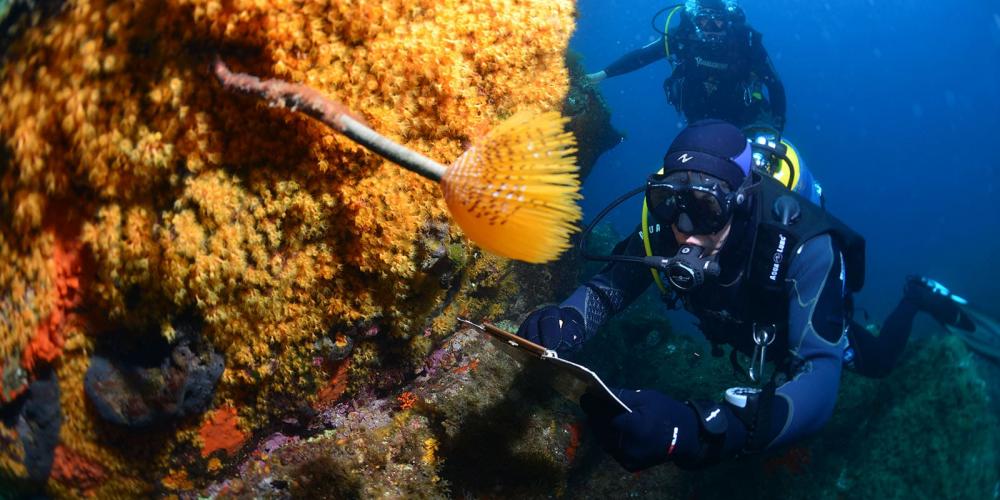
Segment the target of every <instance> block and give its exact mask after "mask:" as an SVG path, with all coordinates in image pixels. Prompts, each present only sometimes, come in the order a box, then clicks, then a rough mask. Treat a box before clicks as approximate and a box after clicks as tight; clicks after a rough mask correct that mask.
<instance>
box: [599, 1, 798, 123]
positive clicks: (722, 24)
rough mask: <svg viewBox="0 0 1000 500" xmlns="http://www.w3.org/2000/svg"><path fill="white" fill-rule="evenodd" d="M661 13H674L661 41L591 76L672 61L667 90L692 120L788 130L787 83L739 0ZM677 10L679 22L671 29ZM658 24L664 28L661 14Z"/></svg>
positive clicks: (695, 3)
mask: <svg viewBox="0 0 1000 500" xmlns="http://www.w3.org/2000/svg"><path fill="white" fill-rule="evenodd" d="M662 12H669V13H668V14H667V21H666V24H665V26H664V31H662V32H660V35H661V37H660V38H659V39H658V40H656V41H654V42H652V43H650V44H648V45H646V46H645V47H642V48H640V49H637V50H634V51H632V52H629V53H628V54H625V55H624V56H622V57H621V58H619V59H618V60H616V61H615V62H613V63H611V64H610V65H609V66H608V67H606V68H605V69H603V70H601V71H598V72H596V73H590V74H588V75H587V78H588V80H589V81H590V82H591V83H592V84H596V83H599V82H601V81H602V80H604V79H605V78H610V77H615V76H618V75H621V74H624V73H629V72H632V71H635V70H637V69H639V68H642V67H644V66H646V65H648V64H650V63H652V62H655V61H658V60H660V59H667V60H668V61H669V62H670V63H671V66H672V67H673V72H672V73H671V74H670V77H669V78H667V80H666V81H665V82H664V83H663V90H664V92H666V94H667V101H669V102H670V103H671V104H673V105H674V107H675V108H677V111H678V113H681V114H683V115H684V118H685V119H686V120H687V122H688V123H693V122H695V121H698V120H701V119H705V118H718V119H722V120H725V121H728V122H730V123H733V124H735V125H737V126H739V127H744V126H747V125H750V124H752V123H760V122H763V123H768V124H770V125H771V126H772V127H773V128H774V129H776V130H777V131H778V132H779V133H780V132H781V131H782V130H784V127H785V87H784V85H782V83H781V80H780V79H779V78H778V73H777V72H776V71H775V69H774V65H773V64H772V63H771V58H770V57H768V55H767V51H766V50H765V49H764V46H763V45H762V44H761V38H762V35H761V34H760V32H758V31H756V30H754V29H753V28H752V27H750V26H749V25H748V24H747V22H746V16H745V15H744V13H743V10H742V9H740V7H739V6H737V4H736V1H735V0H688V1H687V2H685V3H684V4H683V5H676V6H673V7H668V8H666V9H664V10H662V11H660V13H662ZM660 13H657V16H659V14H660ZM678 13H679V14H680V15H679V16H678V17H679V24H678V26H677V27H676V28H675V29H673V30H671V28H670V23H671V21H672V20H673V18H674V17H675V15H677V14H678ZM653 22H654V26H653V29H656V30H657V31H658V32H659V30H658V28H657V27H656V25H655V22H656V16H654V21H653ZM765 89H766V95H765Z"/></svg>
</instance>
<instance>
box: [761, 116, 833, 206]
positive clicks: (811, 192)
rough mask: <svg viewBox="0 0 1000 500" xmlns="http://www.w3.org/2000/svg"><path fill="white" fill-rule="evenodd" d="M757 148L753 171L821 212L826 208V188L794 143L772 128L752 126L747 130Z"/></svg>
mask: <svg viewBox="0 0 1000 500" xmlns="http://www.w3.org/2000/svg"><path fill="white" fill-rule="evenodd" d="M743 134H744V135H746V136H747V139H749V140H750V147H751V148H753V160H752V163H753V168H754V170H756V171H757V172H759V173H761V174H764V175H767V176H769V177H772V178H774V179H776V180H777V181H778V182H780V183H781V184H782V185H783V186H785V187H786V188H788V189H789V190H790V191H792V192H794V193H797V194H799V195H801V196H802V197H803V198H805V199H807V200H809V201H811V202H812V203H813V204H815V205H818V206H819V207H821V208H826V200H825V199H824V197H823V186H821V185H820V183H819V181H817V180H816V178H815V177H814V176H813V174H812V172H811V171H810V170H809V168H808V167H807V166H806V164H805V161H804V160H803V159H802V156H801V155H800V154H799V151H798V149H796V148H795V146H793V145H792V143H791V141H789V140H788V139H786V138H783V137H779V135H778V132H777V131H776V130H775V129H774V128H772V127H771V126H769V125H760V124H755V125H750V126H747V127H746V128H744V129H743Z"/></svg>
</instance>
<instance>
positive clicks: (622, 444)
mask: <svg viewBox="0 0 1000 500" xmlns="http://www.w3.org/2000/svg"><path fill="white" fill-rule="evenodd" d="M615 395H617V396H618V399H620V400H621V401H622V402H623V403H625V405H626V406H628V407H629V408H630V409H631V410H632V413H629V412H627V411H620V409H617V408H610V407H609V404H608V403H607V402H605V401H603V400H602V399H600V398H599V397H597V396H593V395H590V394H584V395H583V397H582V398H580V406H581V407H582V408H583V411H585V412H586V413H587V416H588V417H589V420H590V424H591V426H592V427H593V428H594V433H595V434H597V438H598V440H599V442H600V443H601V447H602V448H604V451H606V452H608V454H610V455H611V456H612V457H614V459H615V460H617V461H618V463H619V464H621V466H622V467H624V468H625V469H626V470H628V471H629V472H635V471H639V470H642V469H646V468H649V467H652V466H654V465H658V464H662V463H664V462H666V461H667V460H678V461H681V462H686V461H689V460H692V459H693V458H694V457H695V456H696V455H697V453H698V451H699V450H700V446H701V445H700V442H699V440H698V431H699V426H698V417H697V415H696V414H695V411H694V410H693V409H691V408H690V407H689V406H687V405H685V404H684V403H682V402H680V401H677V400H675V399H673V398H670V397H668V396H665V395H664V394H662V393H660V392H657V391H652V390H643V391H631V390H624V389H619V390H616V391H615Z"/></svg>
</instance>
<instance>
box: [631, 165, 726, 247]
mask: <svg viewBox="0 0 1000 500" xmlns="http://www.w3.org/2000/svg"><path fill="white" fill-rule="evenodd" d="M687 179H688V173H687V172H674V173H672V174H670V175H662V174H653V175H651V176H649V179H648V180H647V181H646V204H647V206H648V207H649V210H650V212H652V213H653V215H654V216H656V218H657V219H658V220H659V221H660V222H661V223H663V224H667V225H676V227H677V230H678V231H680V232H681V233H684V234H691V235H704V234H714V233H717V232H719V231H721V230H722V228H724V227H726V224H727V223H729V221H730V219H731V218H732V215H733V207H734V205H735V204H736V203H737V196H742V193H740V194H737V193H733V192H730V191H728V190H726V189H725V188H724V187H723V185H722V183H721V182H708V183H704V184H702V183H699V184H690V183H687Z"/></svg>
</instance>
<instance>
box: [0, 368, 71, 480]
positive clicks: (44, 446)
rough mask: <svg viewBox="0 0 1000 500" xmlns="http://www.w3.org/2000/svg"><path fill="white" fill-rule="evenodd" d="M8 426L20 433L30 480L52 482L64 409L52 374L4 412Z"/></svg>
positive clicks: (33, 384) (41, 378) (32, 386)
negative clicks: (49, 480)
mask: <svg viewBox="0 0 1000 500" xmlns="http://www.w3.org/2000/svg"><path fill="white" fill-rule="evenodd" d="M0 413H2V414H3V421H4V425H5V426H7V427H13V428H14V430H15V431H16V432H17V435H18V437H19V438H20V441H21V446H22V447H23V450H24V458H23V465H24V468H25V469H26V470H27V473H28V479H29V480H31V481H33V482H37V483H42V482H45V481H46V480H47V479H48V478H49V473H50V472H51V471H52V461H53V459H54V458H55V450H56V445H57V444H58V443H59V428H60V427H61V426H62V409H61V407H60V404H59V383H58V381H57V380H56V376H55V374H54V373H52V372H48V373H47V374H45V375H42V376H40V377H39V378H38V379H36V380H35V381H34V382H32V383H31V384H30V385H29V386H28V390H27V391H26V392H25V393H24V394H23V395H22V398H19V399H18V400H16V401H14V402H13V403H11V404H10V405H7V406H5V407H4V408H3V409H2V412H0Z"/></svg>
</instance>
